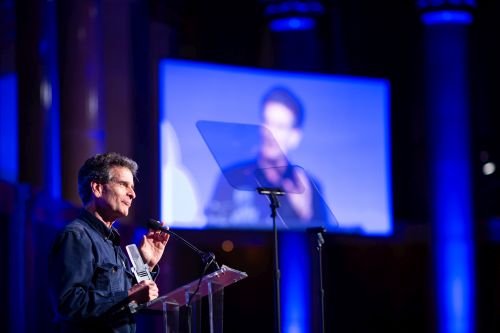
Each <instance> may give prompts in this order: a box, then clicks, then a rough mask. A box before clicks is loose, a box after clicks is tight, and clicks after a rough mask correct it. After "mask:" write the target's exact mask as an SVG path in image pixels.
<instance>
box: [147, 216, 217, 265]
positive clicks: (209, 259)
mask: <svg viewBox="0 0 500 333" xmlns="http://www.w3.org/2000/svg"><path fill="white" fill-rule="evenodd" d="M146 227H148V228H149V229H152V230H160V231H162V232H164V233H166V234H169V235H170V236H173V237H174V238H177V239H178V240H180V241H181V242H183V243H184V244H185V245H186V246H187V247H189V248H190V249H191V250H193V251H194V252H195V253H196V254H198V255H199V256H200V258H201V261H202V262H203V264H204V265H206V266H209V265H212V264H213V265H214V266H215V268H216V270H219V269H220V267H219V264H217V261H215V255H214V254H213V253H212V252H204V251H201V250H200V249H198V248H197V247H196V246H194V245H193V244H191V243H190V242H188V241H187V240H185V239H184V238H182V237H181V236H179V235H178V234H176V233H175V232H173V231H172V230H170V229H169V228H168V227H165V226H163V225H162V224H161V222H160V221H157V220H155V219H149V220H148V222H147V223H146Z"/></svg>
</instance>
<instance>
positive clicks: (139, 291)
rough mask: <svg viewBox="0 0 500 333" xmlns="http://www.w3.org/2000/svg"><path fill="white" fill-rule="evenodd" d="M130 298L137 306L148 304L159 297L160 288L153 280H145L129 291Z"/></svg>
mask: <svg viewBox="0 0 500 333" xmlns="http://www.w3.org/2000/svg"><path fill="white" fill-rule="evenodd" d="M128 297H129V298H130V300H131V301H135V302H136V303H137V304H141V303H146V302H149V301H152V300H154V299H155V298H157V297H158V287H157V286H156V283H155V282H154V281H153V280H143V281H141V282H139V283H138V284H135V285H133V286H132V288H130V289H129V290H128Z"/></svg>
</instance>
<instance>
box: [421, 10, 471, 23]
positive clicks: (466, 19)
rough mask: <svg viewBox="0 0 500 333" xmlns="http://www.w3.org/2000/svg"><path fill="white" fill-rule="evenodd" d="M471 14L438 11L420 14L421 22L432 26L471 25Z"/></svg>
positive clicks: (455, 11) (462, 11) (459, 11)
mask: <svg viewBox="0 0 500 333" xmlns="http://www.w3.org/2000/svg"><path fill="white" fill-rule="evenodd" d="M472 20H473V17H472V14H471V13H470V12H468V11H464V10H439V11H431V12H427V13H423V14H422V22H423V23H424V24H426V25H433V24H465V25H467V24H471V23H472Z"/></svg>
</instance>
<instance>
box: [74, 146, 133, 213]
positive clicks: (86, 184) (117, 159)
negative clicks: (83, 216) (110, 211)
mask: <svg viewBox="0 0 500 333" xmlns="http://www.w3.org/2000/svg"><path fill="white" fill-rule="evenodd" d="M113 167H125V168H127V169H129V170H130V172H132V175H133V176H134V178H135V176H136V174H137V170H138V168H139V167H138V165H137V163H136V162H135V161H134V160H132V159H130V158H128V157H126V156H123V155H120V154H118V153H105V154H97V155H95V156H92V157H91V158H89V159H88V160H86V161H85V163H84V164H83V165H82V167H81V168H80V171H78V194H79V195H80V198H81V199H82V202H83V204H84V205H86V204H87V203H88V202H89V201H90V198H91V194H92V190H91V188H90V183H91V182H97V183H101V184H106V183H108V182H109V181H110V180H111V173H110V171H111V169H112V168H113Z"/></svg>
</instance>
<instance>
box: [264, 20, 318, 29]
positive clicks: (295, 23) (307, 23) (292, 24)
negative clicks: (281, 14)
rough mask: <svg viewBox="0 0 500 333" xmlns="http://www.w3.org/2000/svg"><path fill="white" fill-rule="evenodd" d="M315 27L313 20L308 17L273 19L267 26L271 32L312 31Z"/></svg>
mask: <svg viewBox="0 0 500 333" xmlns="http://www.w3.org/2000/svg"><path fill="white" fill-rule="evenodd" d="M315 26H316V22H315V21H314V19H312V18H309V17H287V18H280V19H274V20H272V21H271V23H270V24H269V27H270V28H271V30H272V31H296V30H312V29H314V28H315Z"/></svg>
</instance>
